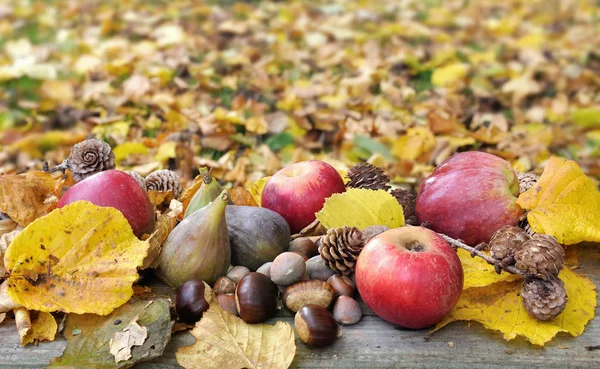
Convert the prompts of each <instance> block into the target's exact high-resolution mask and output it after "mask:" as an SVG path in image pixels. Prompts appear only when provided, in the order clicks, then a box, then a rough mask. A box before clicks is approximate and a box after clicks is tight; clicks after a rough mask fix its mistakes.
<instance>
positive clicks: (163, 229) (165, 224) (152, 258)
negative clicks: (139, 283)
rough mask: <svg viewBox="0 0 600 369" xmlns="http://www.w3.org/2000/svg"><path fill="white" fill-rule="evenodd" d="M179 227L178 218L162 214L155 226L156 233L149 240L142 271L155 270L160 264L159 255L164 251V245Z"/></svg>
mask: <svg viewBox="0 0 600 369" xmlns="http://www.w3.org/2000/svg"><path fill="white" fill-rule="evenodd" d="M176 225H177V218H176V217H174V216H169V215H166V214H161V215H159V216H158V219H157V220H156V224H155V225H154V232H153V233H152V236H151V237H150V238H148V243H149V245H150V246H149V247H148V254H147V255H146V258H145V259H144V263H143V264H142V267H141V269H147V268H154V267H155V266H156V264H157V262H158V260H157V259H158V255H160V252H161V250H162V245H163V243H164V242H165V241H166V239H167V237H169V234H170V233H171V231H172V230H173V228H175V226H176Z"/></svg>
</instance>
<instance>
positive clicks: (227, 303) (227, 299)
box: [217, 293, 239, 316]
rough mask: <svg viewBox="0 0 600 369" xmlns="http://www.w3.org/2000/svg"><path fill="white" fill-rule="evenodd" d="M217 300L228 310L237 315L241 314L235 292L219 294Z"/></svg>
mask: <svg viewBox="0 0 600 369" xmlns="http://www.w3.org/2000/svg"><path fill="white" fill-rule="evenodd" d="M217 301H218V302H219V305H221V307H222V308H223V309H224V310H225V311H227V312H229V313H231V314H233V315H235V316H239V314H238V310H237V306H236V304H235V294H233V293H226V294H223V295H218V296H217Z"/></svg>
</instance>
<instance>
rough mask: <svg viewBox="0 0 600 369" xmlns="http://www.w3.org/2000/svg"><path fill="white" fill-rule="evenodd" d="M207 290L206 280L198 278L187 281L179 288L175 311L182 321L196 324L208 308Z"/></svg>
mask: <svg viewBox="0 0 600 369" xmlns="http://www.w3.org/2000/svg"><path fill="white" fill-rule="evenodd" d="M205 291H206V286H205V284H204V282H203V281H198V280H191V281H187V282H185V283H184V284H183V285H182V286H181V288H179V290H178V291H177V296H176V297H175V311H176V312H177V316H179V319H180V320H181V321H182V322H185V323H190V324H194V323H196V322H197V321H199V320H200V318H202V314H203V313H204V312H205V311H206V310H208V307H209V304H208V301H207V300H206V296H205Z"/></svg>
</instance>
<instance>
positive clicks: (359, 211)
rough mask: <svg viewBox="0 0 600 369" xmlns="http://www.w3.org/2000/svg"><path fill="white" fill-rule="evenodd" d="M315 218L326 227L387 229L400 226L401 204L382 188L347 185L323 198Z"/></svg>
mask: <svg viewBox="0 0 600 369" xmlns="http://www.w3.org/2000/svg"><path fill="white" fill-rule="evenodd" d="M316 216H317V219H318V220H319V221H320V222H321V224H323V226H324V227H325V228H327V229H331V228H339V227H344V226H349V227H357V228H359V229H361V230H362V229H365V228H367V227H369V226H373V225H384V226H388V227H390V228H397V227H402V226H403V225H404V213H403V211H402V206H400V204H399V203H398V201H397V200H396V198H394V196H392V195H391V194H389V193H388V192H386V191H384V190H377V191H373V190H368V189H363V188H351V189H348V190H347V191H346V192H344V193H340V194H334V195H332V196H331V197H329V198H327V200H325V205H323V209H321V211H319V212H318V213H316Z"/></svg>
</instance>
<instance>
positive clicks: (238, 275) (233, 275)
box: [227, 265, 250, 284]
mask: <svg viewBox="0 0 600 369" xmlns="http://www.w3.org/2000/svg"><path fill="white" fill-rule="evenodd" d="M248 273H250V269H248V268H246V267H245V266H241V265H238V266H234V267H233V268H231V269H229V271H228V272H227V278H229V279H231V280H232V281H233V282H235V284H238V283H240V280H241V279H242V278H243V277H244V276H245V275H246V274H248Z"/></svg>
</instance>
